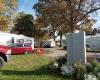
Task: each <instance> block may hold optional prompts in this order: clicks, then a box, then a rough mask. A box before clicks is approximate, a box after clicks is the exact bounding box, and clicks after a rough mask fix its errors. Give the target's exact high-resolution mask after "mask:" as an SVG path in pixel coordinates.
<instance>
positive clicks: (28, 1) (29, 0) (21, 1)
mask: <svg viewBox="0 0 100 80" xmlns="http://www.w3.org/2000/svg"><path fill="white" fill-rule="evenodd" d="M36 2H38V0H18V11H17V12H22V11H24V12H25V13H27V14H32V15H33V16H34V18H36V16H35V11H34V10H33V9H32V7H33V5H34V4H35V3H36ZM99 13H100V11H99V12H98V15H95V16H92V17H93V18H94V19H96V20H97V22H96V23H95V24H94V25H93V28H95V27H100V14H99Z"/></svg>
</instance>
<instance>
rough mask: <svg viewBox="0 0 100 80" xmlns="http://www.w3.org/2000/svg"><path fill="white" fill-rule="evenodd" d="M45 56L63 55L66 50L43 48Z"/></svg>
mask: <svg viewBox="0 0 100 80" xmlns="http://www.w3.org/2000/svg"><path fill="white" fill-rule="evenodd" d="M44 50H45V54H44V55H45V56H49V57H58V56H64V55H65V54H66V53H67V51H66V50H63V49H62V48H59V47H57V48H45V49H44Z"/></svg>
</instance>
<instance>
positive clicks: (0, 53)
mask: <svg viewBox="0 0 100 80" xmlns="http://www.w3.org/2000/svg"><path fill="white" fill-rule="evenodd" d="M10 55H11V48H10V47H9V46H6V45H1V44H0V67H2V66H3V65H4V62H7V61H8V60H9V56H10Z"/></svg>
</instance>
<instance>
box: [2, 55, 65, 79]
mask: <svg viewBox="0 0 100 80" xmlns="http://www.w3.org/2000/svg"><path fill="white" fill-rule="evenodd" d="M49 62H50V59H49V58H47V57H44V56H37V55H34V54H27V55H12V56H11V59H10V61H9V62H7V63H6V64H5V65H4V66H3V68H1V69H0V80H66V79H64V78H63V77H61V76H60V75H57V74H56V73H53V72H51V71H50V70H49V69H48V64H49Z"/></svg>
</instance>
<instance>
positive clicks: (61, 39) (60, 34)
mask: <svg viewBox="0 0 100 80" xmlns="http://www.w3.org/2000/svg"><path fill="white" fill-rule="evenodd" d="M59 35H60V46H59V47H62V32H61V31H60V33H59Z"/></svg>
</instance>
